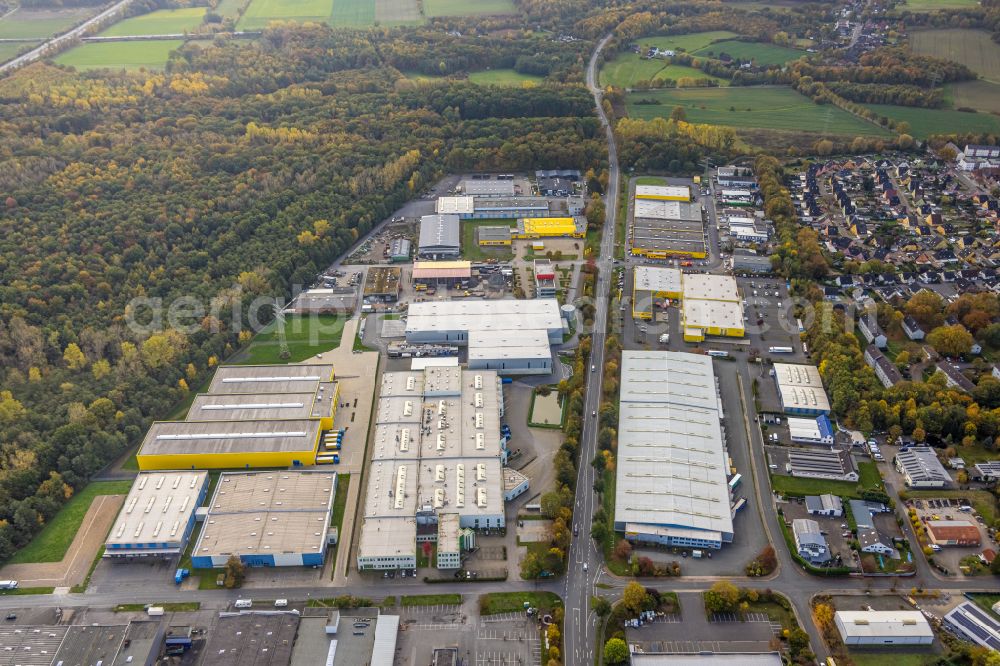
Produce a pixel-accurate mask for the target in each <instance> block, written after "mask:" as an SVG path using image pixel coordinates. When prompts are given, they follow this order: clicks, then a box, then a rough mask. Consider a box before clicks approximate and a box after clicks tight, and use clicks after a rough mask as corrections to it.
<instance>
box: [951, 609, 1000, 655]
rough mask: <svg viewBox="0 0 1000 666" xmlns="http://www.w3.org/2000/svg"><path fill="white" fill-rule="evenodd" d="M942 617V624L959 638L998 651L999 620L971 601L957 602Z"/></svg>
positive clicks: (999, 647) (999, 650) (999, 648)
mask: <svg viewBox="0 0 1000 666" xmlns="http://www.w3.org/2000/svg"><path fill="white" fill-rule="evenodd" d="M943 619H944V626H945V627H947V628H948V630H949V631H951V632H952V633H954V634H956V635H958V636H959V637H960V638H963V639H964V640H967V641H971V642H972V643H975V644H976V645H979V646H981V647H984V648H987V649H988V650H993V651H994V652H1000V622H997V619H996V618H995V617H992V616H991V615H990V614H989V613H987V612H986V611H984V610H983V609H982V608H980V607H979V606H977V605H976V604H974V603H972V602H971V601H966V602H963V603H961V604H959V605H958V606H957V607H955V608H954V609H952V610H951V612H949V613H948V614H947V615H945V616H944V618H943Z"/></svg>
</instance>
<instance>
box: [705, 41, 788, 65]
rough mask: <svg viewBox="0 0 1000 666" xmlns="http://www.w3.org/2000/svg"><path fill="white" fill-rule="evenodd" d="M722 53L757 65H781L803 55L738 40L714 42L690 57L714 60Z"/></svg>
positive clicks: (779, 47) (767, 45)
mask: <svg viewBox="0 0 1000 666" xmlns="http://www.w3.org/2000/svg"><path fill="white" fill-rule="evenodd" d="M722 53H727V54H729V55H730V56H732V57H733V58H737V59H739V60H747V59H750V60H753V61H754V62H755V63H756V64H758V65H783V64H785V63H786V62H788V61H789V60H798V59H799V58H800V57H802V56H803V55H805V52H804V51H800V50H798V49H790V48H787V47H784V46H777V45H775V44H767V43H765V42H742V41H740V40H738V39H729V40H726V41H722V42H716V43H714V44H711V45H709V46H706V47H704V48H701V49H698V50H697V51H694V52H692V54H691V55H695V56H703V57H712V58H715V57H718V56H719V55H720V54H722Z"/></svg>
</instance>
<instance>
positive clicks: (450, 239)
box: [417, 214, 461, 259]
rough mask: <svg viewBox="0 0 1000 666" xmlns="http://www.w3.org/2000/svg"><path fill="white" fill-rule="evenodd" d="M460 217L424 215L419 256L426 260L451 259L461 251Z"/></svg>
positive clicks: (419, 242)
mask: <svg viewBox="0 0 1000 666" xmlns="http://www.w3.org/2000/svg"><path fill="white" fill-rule="evenodd" d="M458 225H459V220H458V215H441V214H437V215H424V216H423V217H421V218H420V235H419V240H418V241H417V256H419V257H422V258H425V259H449V258H455V257H457V256H458V254H459V251H460V250H461V243H460V240H459V238H460V235H459V231H458Z"/></svg>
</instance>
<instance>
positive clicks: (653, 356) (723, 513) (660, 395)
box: [615, 351, 733, 548]
mask: <svg viewBox="0 0 1000 666" xmlns="http://www.w3.org/2000/svg"><path fill="white" fill-rule="evenodd" d="M720 418H721V409H720V403H719V398H718V391H717V389H716V384H715V375H714V373H713V371H712V360H711V358H709V357H707V356H702V355H700V354H686V353H678V352H665V351H664V352H644V351H626V352H623V353H622V382H621V406H620V408H619V416H618V465H617V484H616V486H615V529H616V530H622V531H624V532H625V536H626V538H628V539H630V540H633V541H638V542H645V543H659V544H664V545H670V546H685V547H694V548H721V547H722V544H723V543H725V542H730V541H732V539H733V512H732V505H731V499H730V492H729V485H728V481H727V472H728V466H727V455H726V447H725V443H724V441H723V438H722V430H721V426H720Z"/></svg>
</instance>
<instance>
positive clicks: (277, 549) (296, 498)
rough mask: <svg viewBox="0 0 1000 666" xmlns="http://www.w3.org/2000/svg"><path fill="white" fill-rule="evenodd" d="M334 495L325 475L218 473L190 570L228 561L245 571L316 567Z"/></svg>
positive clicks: (333, 483) (332, 479)
mask: <svg viewBox="0 0 1000 666" xmlns="http://www.w3.org/2000/svg"><path fill="white" fill-rule="evenodd" d="M336 492H337V474H336V473H335V472H327V471H325V470H303V471H291V470H276V471H265V472H224V473H223V474H222V475H221V476H220V477H219V482H218V486H217V487H216V489H215V494H214V495H213V497H212V500H211V502H210V503H209V506H208V515H207V516H206V517H205V522H204V526H203V527H202V530H201V534H200V535H199V536H198V541H197V542H196V543H195V546H194V550H193V551H192V552H191V565H192V566H193V567H195V568H198V569H211V568H216V567H223V566H225V564H226V561H227V560H228V559H229V558H230V556H232V555H237V556H238V557H239V558H240V560H242V561H243V563H244V564H246V565H247V566H265V567H281V566H318V565H322V564H323V561H324V559H325V555H326V548H327V531H328V529H329V526H330V513H331V511H332V507H333V498H334V495H335V494H336Z"/></svg>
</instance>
